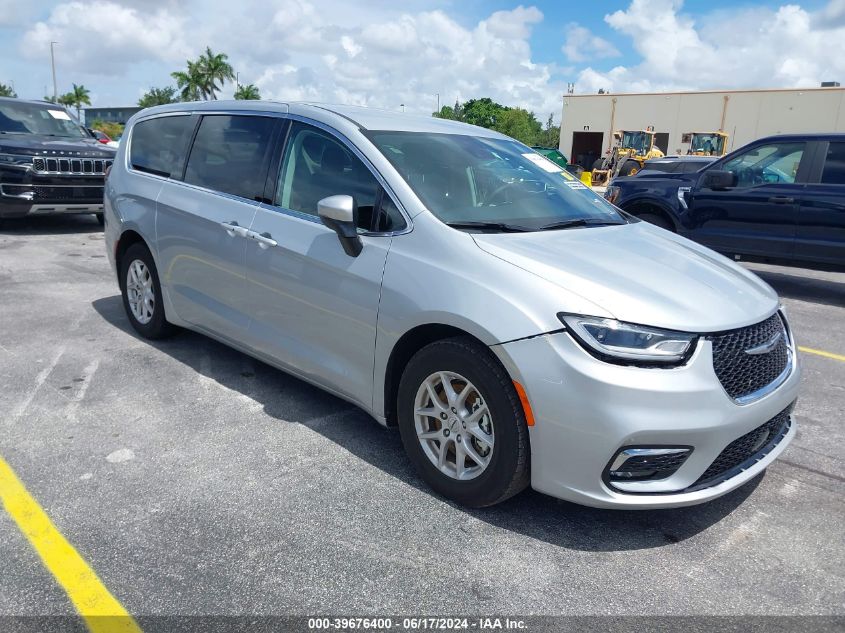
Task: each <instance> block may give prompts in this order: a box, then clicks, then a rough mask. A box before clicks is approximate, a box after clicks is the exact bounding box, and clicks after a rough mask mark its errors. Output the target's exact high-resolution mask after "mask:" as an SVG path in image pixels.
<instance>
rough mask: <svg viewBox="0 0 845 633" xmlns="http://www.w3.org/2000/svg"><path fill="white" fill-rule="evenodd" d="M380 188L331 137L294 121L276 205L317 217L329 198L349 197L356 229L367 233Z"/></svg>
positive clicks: (353, 157)
mask: <svg viewBox="0 0 845 633" xmlns="http://www.w3.org/2000/svg"><path fill="white" fill-rule="evenodd" d="M378 192H379V184H378V181H376V179H375V177H374V176H373V175H372V174H371V173H370V170H369V169H367V167H366V166H365V165H364V163H362V162H361V160H360V159H359V158H358V157H357V156H356V155H355V154H353V153H352V152H351V151H350V150H349V149H347V148H346V147H345V146H344V145H343V144H342V143H340V142H339V141H338V140H337V139H335V138H334V137H333V136H331V135H330V134H328V133H326V132H324V131H322V130H320V129H319V128H315V127H312V126H310V125H306V124H304V123H300V122H298V121H295V122H294V123H293V125H292V126H291V131H290V136H289V137H288V142H287V146H286V148H285V156H284V160H282V168H281V172H280V173H279V186H278V187H277V188H276V200H275V204H277V205H279V206H281V207H284V208H286V209H292V210H294V211H300V212H301V213H308V214H309V215H317V202H319V201H320V200H322V199H323V198H326V197H328V196H335V195H347V196H352V197H353V198H354V199H355V202H356V204H357V205H358V226H359V227H360V228H362V229H365V230H370V227H371V226H372V219H373V211H374V208H375V205H376V201H377V195H378Z"/></svg>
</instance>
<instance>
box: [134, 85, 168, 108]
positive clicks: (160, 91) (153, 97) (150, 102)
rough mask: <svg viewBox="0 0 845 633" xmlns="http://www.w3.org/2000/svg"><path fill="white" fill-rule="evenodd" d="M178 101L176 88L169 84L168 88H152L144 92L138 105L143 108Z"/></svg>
mask: <svg viewBox="0 0 845 633" xmlns="http://www.w3.org/2000/svg"><path fill="white" fill-rule="evenodd" d="M177 101H178V100H177V99H176V88H174V87H173V86H167V87H166V88H150V89H149V90H147V91H146V92H145V93H144V96H143V97H141V98H140V99H138V105H139V106H140V107H142V108H151V107H153V106H157V105H164V104H166V103H176V102H177Z"/></svg>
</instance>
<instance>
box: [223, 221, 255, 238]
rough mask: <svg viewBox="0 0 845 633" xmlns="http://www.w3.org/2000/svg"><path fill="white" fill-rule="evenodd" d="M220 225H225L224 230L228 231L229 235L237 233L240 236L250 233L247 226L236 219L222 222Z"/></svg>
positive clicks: (232, 235)
mask: <svg viewBox="0 0 845 633" xmlns="http://www.w3.org/2000/svg"><path fill="white" fill-rule="evenodd" d="M220 226H221V227H223V230H224V231H226V233H227V234H228V235H229V237H235V236H236V235H239V236H240V237H246V236H247V234H248V233H249V231H248V230H247V229H246V228H244V227H242V226H240V225H238V223H237V222H235V221H232V222H221V223H220Z"/></svg>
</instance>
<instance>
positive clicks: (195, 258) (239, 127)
mask: <svg viewBox="0 0 845 633" xmlns="http://www.w3.org/2000/svg"><path fill="white" fill-rule="evenodd" d="M278 123H279V119H278V118H272V117H265V116H253V115H246V114H244V115H241V114H237V115H234V114H207V115H203V116H202V119H201V121H200V123H199V126H198V128H197V131H196V136H195V138H194V141H193V145H192V147H191V150H190V153H189V155H188V160H187V164H186V166H185V169H184V174H179V177H178V178H177V179H171V180H170V181H168V182H166V183H165V185H164V187H163V188H162V191H161V194H160V195H159V199H158V217H157V233H158V245H159V254H160V259H161V270H160V274H161V275H162V278H163V282H164V283H165V284H166V285H167V288H168V290H169V292H170V298H171V303H172V305H173V308H174V309H175V311H176V313H177V315H178V316H179V317H180V318H182V319H184V320H185V321H187V322H189V323H191V324H193V325H195V326H198V327H200V328H202V329H204V330H206V331H208V332H210V333H213V334H216V335H218V336H221V337H223V338H226V339H229V340H231V341H234V342H243V340H244V338H245V337H246V332H247V327H248V325H249V309H248V306H247V302H246V299H247V285H246V268H245V261H244V260H245V258H246V247H247V237H246V236H247V231H248V230H249V226H250V224H252V221H253V218H254V217H255V213H256V210H257V209H258V206H259V204H260V200H261V199H262V195H263V192H264V182H265V179H266V177H267V169H268V166H269V162H270V155H271V152H272V148H273V143H274V140H275V133H276V129H277V127H278Z"/></svg>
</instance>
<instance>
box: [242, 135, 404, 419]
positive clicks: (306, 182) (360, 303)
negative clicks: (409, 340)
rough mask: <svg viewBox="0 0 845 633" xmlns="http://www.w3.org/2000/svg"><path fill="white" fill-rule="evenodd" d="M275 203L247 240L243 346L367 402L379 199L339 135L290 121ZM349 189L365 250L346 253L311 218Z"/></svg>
mask: <svg viewBox="0 0 845 633" xmlns="http://www.w3.org/2000/svg"><path fill="white" fill-rule="evenodd" d="M274 189H275V192H274V193H273V204H272V205H267V204H265V205H261V208H259V209H258V212H257V214H256V216H255V219H254V221H253V223H252V227H251V229H252V231H251V232H252V233H253V234H255V235H258V236H260V238H262V239H253V240H251V241H252V243H250V244H249V245H248V247H247V257H246V263H247V269H248V275H249V281H250V296H249V299H248V303H249V305H250V309H251V313H252V322H251V324H250V328H249V329H250V341H251V342H250V345H251V346H252V347H254V348H255V349H256V350H257V351H259V352H261V353H262V354H264V355H266V356H268V357H270V358H272V359H273V360H274V361H275V362H277V363H279V364H281V365H284V366H285V367H288V368H290V369H291V370H292V371H294V372H296V373H298V374H299V375H301V376H303V377H305V378H308V379H310V380H312V381H314V382H317V383H319V384H321V385H323V386H325V387H327V388H329V389H331V390H333V391H335V392H337V393H340V394H343V395H345V396H347V397H350V398H352V399H353V400H355V401H358V402H360V403H361V404H364V405H366V406H369V405H371V404H372V383H373V359H374V350H375V340H376V321H377V317H378V305H379V296H380V291H381V281H382V273H383V271H384V264H385V259H386V257H387V252H388V249H389V248H390V244H391V240H392V238H391V237H390V235H388V234H386V233H382V234H380V235H379V234H377V233H376V232H374V231H373V230H372V229H374V228H378V227H376V226H375V225H374V224H373V218H374V216H379V215H380V213H378V211H379V210H380V209H381V207H382V206H383V202H382V200H383V198H385V197H386V194H384V192H383V190H382V189H381V187H380V186H379V184H378V182H377V180H376V179H375V177H374V176H373V175H372V173H371V172H370V171H369V169H368V168H367V167H366V166H365V165H364V163H363V161H362V160H361V159H360V158H359V157H358V156H357V155H356V153H355V152H354V151H353V150H352V149H351V148H350V147H349V146H348V145H346V144H345V143H344V142H341V141H340V140H339V139H338V138H336V137H335V136H333V135H332V134H329V133H328V132H326V131H324V130H322V129H319V128H317V127H314V126H310V125H307V124H305V123H301V122H298V121H295V122H293V123H292V125H291V129H290V132H289V134H288V140H287V143H286V144H285V148H284V150H283V156H282V159H281V161H280V168H279V175H278V179H277V181H276V186H275V187H274ZM332 195H350V196H352V197H353V198H354V199H355V202H356V203H357V206H358V210H359V223H358V224H359V227H360V229H359V232H360V233H361V239H362V241H363V244H364V247H363V250H362V251H361V253H360V254H359V255H358V256H357V257H352V256H349V255H347V254H346V253H345V252H344V251H343V248H342V247H341V245H340V242H339V240H338V237H337V235H336V234H335V233H334V231H332V230H331V229H329V228H328V227H326V226H324V225H323V224H322V222H321V221H320V219H319V217H318V215H317V202H318V201H319V200H321V199H323V198H325V197H328V196H332Z"/></svg>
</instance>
